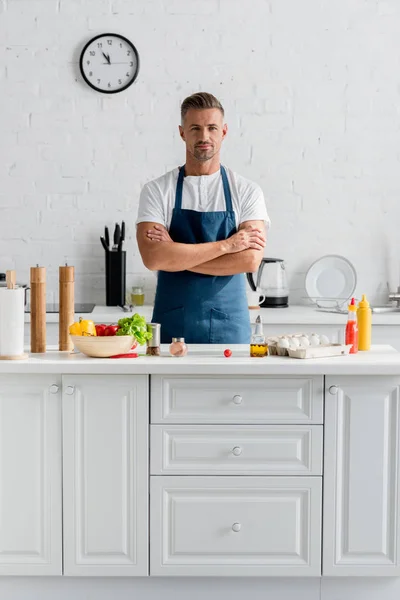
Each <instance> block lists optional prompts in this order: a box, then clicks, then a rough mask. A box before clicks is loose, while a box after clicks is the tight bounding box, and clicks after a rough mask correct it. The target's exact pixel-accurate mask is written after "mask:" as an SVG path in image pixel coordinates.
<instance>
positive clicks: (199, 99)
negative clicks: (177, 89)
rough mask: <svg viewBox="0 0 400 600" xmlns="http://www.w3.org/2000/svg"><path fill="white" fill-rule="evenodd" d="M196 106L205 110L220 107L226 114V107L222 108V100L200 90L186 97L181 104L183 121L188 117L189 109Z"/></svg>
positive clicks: (197, 108)
mask: <svg viewBox="0 0 400 600" xmlns="http://www.w3.org/2000/svg"><path fill="white" fill-rule="evenodd" d="M191 108H194V109H196V110H204V109H206V108H218V110H220V111H221V113H222V116H224V114H225V113H224V109H223V108H222V104H221V102H220V101H219V100H218V99H217V98H216V97H215V96H213V95H212V94H208V93H207V92H198V93H197V94H192V95H191V96H188V97H187V98H185V100H184V101H183V102H182V104H181V119H182V123H183V121H184V119H185V117H186V113H187V112H188V110H189V109H191Z"/></svg>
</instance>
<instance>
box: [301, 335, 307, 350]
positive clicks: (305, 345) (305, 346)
mask: <svg viewBox="0 0 400 600" xmlns="http://www.w3.org/2000/svg"><path fill="white" fill-rule="evenodd" d="M299 342H300V346H302V347H303V348H308V346H309V345H310V340H309V339H308V337H307V336H306V335H302V336H300V337H299Z"/></svg>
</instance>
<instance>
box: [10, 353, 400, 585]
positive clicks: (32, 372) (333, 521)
mask: <svg viewBox="0 0 400 600" xmlns="http://www.w3.org/2000/svg"><path fill="white" fill-rule="evenodd" d="M223 349H224V347H223V346H222V345H215V346H211V345H203V346H200V345H197V346H196V345H191V346H190V350H189V352H190V353H189V354H188V355H187V356H186V357H184V358H173V357H170V356H169V355H168V354H167V347H166V346H162V352H163V355H162V356H160V357H146V356H145V355H142V356H139V357H138V358H136V359H91V358H88V357H86V356H84V355H82V354H78V353H74V352H72V353H71V352H58V351H57V350H56V349H52V348H50V347H49V351H48V352H46V353H44V354H37V355H33V356H30V357H29V358H28V359H26V360H21V361H18V360H15V361H0V386H1V394H0V409H1V419H0V437H1V440H2V446H1V448H2V461H1V469H0V506H1V507H2V521H3V522H4V527H2V545H3V548H4V551H3V552H2V553H1V556H0V575H6V576H15V575H51V576H60V577H65V576H72V577H76V576H81V577H87V576H101V577H105V576H109V577H126V576H129V577H142V578H143V577H147V576H150V578H151V577H154V576H162V577H165V576H174V577H176V576H184V577H197V576H200V575H202V576H227V577H234V576H246V577H257V576H262V577H306V576H307V577H310V576H313V577H316V576H317V577H318V576H321V575H322V577H323V578H324V577H326V576H328V577H331V576H343V575H344V576H368V577H371V576H379V577H382V576H397V577H399V576H400V554H399V551H398V540H400V504H399V503H398V489H399V484H400V443H399V442H400V421H399V408H400V400H399V399H400V353H399V352H397V351H396V350H395V349H394V348H392V347H391V346H389V345H382V346H380V345H375V346H373V348H372V349H371V351H369V352H359V353H358V354H356V355H354V356H343V357H335V358H324V359H309V360H296V359H290V358H285V357H277V356H272V357H266V358H262V359H260V358H258V359H257V358H250V357H249V355H248V352H249V348H248V346H244V345H240V346H232V350H233V355H232V357H230V358H225V357H224V356H223ZM16 473H17V474H18V477H16ZM371 489H373V494H371ZM21 514H23V515H24V519H21ZM366 523H368V525H369V527H367V528H366V527H365V524H366ZM344 540H345V541H346V542H345V543H344ZM32 548H36V549H37V550H36V554H35V556H34V558H33V559H32ZM132 585H135V584H133V583H132ZM163 585H164V584H163ZM193 585H198V582H194V583H193ZM249 585H251V584H250V583H249ZM265 585H269V584H266V583H265ZM188 589H189V588H188Z"/></svg>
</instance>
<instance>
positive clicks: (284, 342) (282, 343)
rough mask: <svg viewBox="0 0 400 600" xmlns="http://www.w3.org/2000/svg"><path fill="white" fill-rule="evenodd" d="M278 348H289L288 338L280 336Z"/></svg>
mask: <svg viewBox="0 0 400 600" xmlns="http://www.w3.org/2000/svg"><path fill="white" fill-rule="evenodd" d="M278 348H289V340H288V339H287V338H280V339H279V340H278Z"/></svg>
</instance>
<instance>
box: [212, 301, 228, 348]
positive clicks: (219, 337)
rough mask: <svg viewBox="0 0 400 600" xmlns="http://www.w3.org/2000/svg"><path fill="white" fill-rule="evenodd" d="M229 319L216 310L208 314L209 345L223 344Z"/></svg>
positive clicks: (225, 339) (213, 309)
mask: <svg viewBox="0 0 400 600" xmlns="http://www.w3.org/2000/svg"><path fill="white" fill-rule="evenodd" d="M228 324H229V317H228V315H227V314H226V313H224V312H222V311H221V310H217V309H216V308H212V309H211V314H210V344H225V343H226V341H227V336H228V329H229V325H228Z"/></svg>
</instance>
